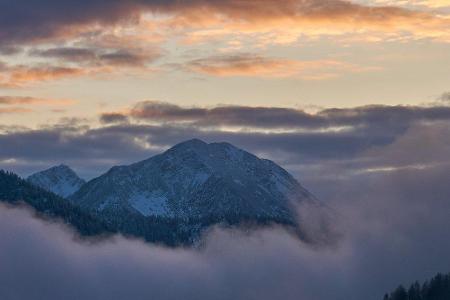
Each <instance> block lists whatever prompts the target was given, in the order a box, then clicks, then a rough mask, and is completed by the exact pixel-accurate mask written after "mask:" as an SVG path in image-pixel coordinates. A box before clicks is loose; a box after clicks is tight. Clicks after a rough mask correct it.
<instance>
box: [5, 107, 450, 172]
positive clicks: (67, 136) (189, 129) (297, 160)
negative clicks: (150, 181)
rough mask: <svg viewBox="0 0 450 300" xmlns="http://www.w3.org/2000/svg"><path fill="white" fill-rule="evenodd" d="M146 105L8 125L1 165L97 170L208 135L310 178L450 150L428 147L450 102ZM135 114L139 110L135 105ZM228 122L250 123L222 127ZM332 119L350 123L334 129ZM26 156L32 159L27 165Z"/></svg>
mask: <svg viewBox="0 0 450 300" xmlns="http://www.w3.org/2000/svg"><path fill="white" fill-rule="evenodd" d="M140 105H141V106H137V107H138V108H139V111H140V112H142V113H143V114H144V112H145V115H139V118H144V117H145V121H146V122H139V123H136V122H132V118H133V117H130V119H128V114H123V113H118V114H117V113H111V114H104V115H102V116H101V121H102V123H104V124H109V126H103V127H99V128H90V127H89V126H88V125H79V124H78V123H77V122H75V123H70V122H65V123H62V124H56V125H53V126H47V127H43V128H40V129H37V130H19V131H17V132H15V131H11V130H9V131H8V132H6V133H3V134H0V144H2V147H1V148H0V166H2V167H4V168H9V169H12V170H14V171H17V172H19V173H20V174H23V175H27V173H30V172H32V171H36V169H37V168H41V167H42V166H45V167H48V166H49V165H53V164H59V163H62V162H64V163H66V164H69V165H71V166H73V167H75V168H76V169H79V170H81V171H82V173H83V174H85V176H88V177H90V176H92V175H94V174H99V173H100V172H102V171H105V169H107V168H108V167H110V166H112V165H117V164H127V163H131V162H134V161H138V160H141V159H145V158H148V157H149V156H152V155H154V154H156V153H159V152H161V151H163V150H164V149H167V148H169V147H171V146H173V145H175V144H177V143H179V142H181V141H184V140H187V139H190V138H201V139H204V140H205V141H208V142H217V141H227V142H230V143H233V144H235V145H236V146H238V147H241V148H243V149H246V150H248V151H250V152H253V153H255V154H257V155H260V156H262V157H265V158H269V159H272V160H274V161H275V162H277V163H279V164H281V165H282V166H284V167H286V168H287V169H288V170H290V171H292V172H294V173H296V174H297V175H301V176H300V177H301V178H304V176H305V175H304V174H306V176H309V177H316V175H317V176H322V175H321V174H320V171H321V170H322V168H327V169H328V172H327V174H333V173H332V172H331V171H332V170H334V169H336V170H339V172H341V170H347V171H346V172H344V173H345V174H351V173H352V172H353V173H354V172H359V171H361V170H364V169H368V168H372V169H376V168H389V167H392V166H394V167H406V166H408V165H414V164H415V165H416V167H417V165H418V164H436V163H439V162H440V161H445V160H446V156H445V154H442V153H441V154H437V153H433V151H435V150H436V149H447V147H443V146H445V144H443V145H441V146H439V147H436V148H431V151H428V152H427V151H426V150H424V147H425V148H426V147H427V146H428V144H429V143H434V144H435V141H434V140H441V141H443V142H447V141H448V138H447V136H450V135H447V134H448V133H447V131H446V130H445V128H447V127H448V125H449V122H450V116H448V114H449V108H448V107H387V106H385V107H380V106H377V107H362V108H354V109H337V110H325V111H321V112H319V113H317V114H308V113H305V112H302V111H298V110H294V109H284V108H250V107H219V108H211V109H203V108H181V107H179V106H175V105H167V104H165V103H155V102H151V103H150V104H149V103H148V102H145V103H144V104H140ZM142 105H143V107H142ZM149 105H150V108H151V109H150V108H149ZM131 116H134V118H136V113H135V112H132V113H131ZM188 120H191V121H190V122H188ZM262 120H263V121H262ZM147 121H152V122H148V123H147ZM200 124H208V125H207V126H206V125H203V126H202V125H200ZM219 125H220V126H219ZM225 125H226V126H238V125H239V126H246V127H250V129H247V130H236V131H230V130H223V129H222V128H221V126H225ZM328 126H331V127H344V128H345V129H344V130H330V127H328ZM267 130H269V131H267ZM411 136H415V137H416V138H415V139H413V138H411ZM433 137H435V138H434V140H432V138H433ZM423 141H426V142H423ZM398 143H405V144H409V145H410V146H409V148H410V150H409V152H408V153H406V154H405V153H402V151H400V150H395V149H394V148H393V147H394V146H395V145H397V144H398ZM449 144H450V142H449ZM385 149H391V150H390V151H391V152H390V153H389V155H387V152H386V153H384V154H383V155H380V154H379V153H380V151H384V150H385ZM445 151H446V150H445ZM426 158H430V159H426ZM431 158H432V159H431ZM12 159H15V160H17V163H14V162H11V161H12ZM2 161H3V162H2ZM4 161H7V162H8V163H4ZM27 163H28V164H29V166H33V167H29V169H28V171H27V170H26V165H27ZM36 163H38V166H34V164H36ZM336 172H338V171H336ZM344 173H343V172H341V175H344Z"/></svg>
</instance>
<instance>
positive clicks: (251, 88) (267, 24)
mask: <svg viewBox="0 0 450 300" xmlns="http://www.w3.org/2000/svg"><path fill="white" fill-rule="evenodd" d="M449 66H450V1H449V0H354V1H350V2H349V1H341V0H284V1H279V0H209V1H208V0H185V1H176V0H165V1H164V0H109V1H105V0H90V1H85V0H59V1H56V0H39V1H38V0H27V1H24V0H15V1H10V0H0V169H6V170H10V171H13V172H16V173H17V174H19V175H20V176H24V177H25V176H28V175H30V174H31V173H33V172H36V171H40V170H43V169H46V168H49V167H51V166H54V165H58V164H61V163H63V164H67V165H69V166H71V167H72V168H73V169H74V170H75V171H76V172H77V173H78V174H80V176H81V177H83V178H85V179H88V180H89V179H92V178H95V177H96V176H99V175H101V174H102V173H103V172H105V171H107V170H109V169H110V168H111V167H112V166H115V165H124V164H130V163H133V162H136V161H139V160H143V159H146V158H148V157H150V156H153V155H155V154H158V153H161V152H162V151H164V150H166V149H168V148H169V147H171V146H173V145H175V144H177V143H179V142H182V141H184V140H187V139H191V138H199V139H202V140H205V141H206V142H222V141H225V142H230V143H232V144H234V145H236V146H238V147H240V148H243V149H245V150H247V151H249V152H252V153H254V154H256V155H258V156H260V157H264V158H268V159H271V160H273V161H275V162H276V163H278V164H279V165H280V166H282V167H283V168H285V169H287V170H288V171H289V172H290V173H291V174H293V175H294V176H295V177H296V178H297V179H298V180H299V181H300V183H301V184H302V185H303V186H305V187H306V188H307V189H308V190H309V191H311V192H312V193H313V194H314V195H315V196H316V197H317V198H318V199H319V200H320V201H322V202H324V203H326V204H327V205H328V206H330V207H331V208H332V209H334V210H335V211H336V212H337V213H338V215H340V216H341V218H339V221H338V222H337V223H336V224H335V225H336V228H337V229H339V230H340V231H341V232H342V239H341V240H340V242H339V243H338V244H337V245H335V246H334V247H332V248H326V249H320V250H318V249H312V248H311V247H310V246H309V245H305V244H303V243H302V242H301V241H298V240H297V239H295V238H293V237H292V236H290V235H289V234H288V233H286V232H285V231H283V230H282V229H280V228H268V229H265V230H263V231H258V232H251V233H242V232H229V231H223V230H220V229H215V230H212V231H211V232H209V233H208V234H207V236H206V237H205V240H206V242H205V245H204V248H203V249H195V250H194V249H166V248H164V247H160V246H154V245H147V244H144V243H142V242H141V241H137V240H129V239H125V238H123V237H120V236H118V237H115V238H114V239H110V240H106V241H92V240H91V241H85V240H80V239H79V237H76V236H75V237H74V233H73V232H72V231H71V229H69V228H67V227H66V226H65V225H62V224H58V223H55V222H52V223H49V222H48V221H44V220H40V219H37V218H35V217H34V215H33V214H32V213H30V212H29V211H28V210H27V209H24V208H19V209H17V208H11V207H5V206H0V236H2V243H1V245H0V250H1V251H0V265H1V266H2V270H8V271H7V272H0V296H1V297H0V298H2V299H3V298H5V299H28V298H35V299H37V298H40V299H52V298H54V299H61V298H64V299H80V298H83V299H84V298H97V299H123V298H125V297H126V298H133V299H144V298H145V299H148V295H149V294H151V295H153V296H155V297H154V299H179V298H180V297H181V296H180V295H182V297H183V299H211V298H214V299H258V300H264V299H274V298H279V296H280V293H281V295H282V296H283V298H284V299H301V300H326V299H336V300H339V299H345V300H348V299H350V300H353V299H355V300H359V299H370V300H371V299H382V296H383V294H384V293H385V292H388V291H390V290H392V289H394V288H395V287H397V285H398V284H400V283H403V284H408V283H410V282H412V281H414V280H425V279H427V278H429V277H431V276H433V275H434V274H435V273H437V272H448V271H449V270H450V259H449V258H448V253H449V252H450V244H449V243H448V239H445V238H443V237H445V236H447V235H448V230H447V229H448V228H449V226H450V224H449V218H448V211H449V209H450V207H449V201H448V197H449V195H450V188H449V187H450V185H449V184H448V178H450V171H449V170H450V168H449V166H450V68H449ZM48 253H51V254H52V255H48ZM30 269H32V270H33V272H29V270H30ZM80 274H83V276H80ZM150 279H151V280H150ZM49 283H51V284H49ZM17 284H20V287H18V286H17ZM24 286H26V287H27V288H23V287H24ZM99 287H100V288H99ZM28 293H31V294H28ZM152 293H153V294H152ZM36 295H39V296H36ZM124 295H126V296H124ZM130 295H131V296H130Z"/></svg>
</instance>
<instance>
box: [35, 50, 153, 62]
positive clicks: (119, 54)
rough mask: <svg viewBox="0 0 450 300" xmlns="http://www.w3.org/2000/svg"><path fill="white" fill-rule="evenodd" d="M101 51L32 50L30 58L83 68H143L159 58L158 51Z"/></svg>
mask: <svg viewBox="0 0 450 300" xmlns="http://www.w3.org/2000/svg"><path fill="white" fill-rule="evenodd" d="M129 48H130V49H120V48H118V49H103V48H83V47H59V48H49V49H33V50H31V51H29V54H30V55H31V56H37V57H44V58H50V59H56V60H58V61H60V62H62V63H71V62H72V63H77V64H81V65H85V66H91V67H92V66H103V65H107V66H133V67H144V66H146V64H148V63H150V62H153V61H155V60H156V59H157V58H159V57H160V56H161V53H160V51H159V49H157V48H152V49H145V50H144V49H137V48H134V49H133V48H132V47H131V46H129Z"/></svg>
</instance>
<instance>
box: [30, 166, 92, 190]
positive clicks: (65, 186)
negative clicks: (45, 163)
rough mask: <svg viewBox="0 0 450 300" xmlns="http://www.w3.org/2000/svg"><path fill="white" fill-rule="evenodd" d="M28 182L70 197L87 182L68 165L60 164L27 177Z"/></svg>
mask: <svg viewBox="0 0 450 300" xmlns="http://www.w3.org/2000/svg"><path fill="white" fill-rule="evenodd" d="M27 180H28V182H30V183H32V184H34V185H36V186H38V187H41V188H43V189H45V190H47V191H50V192H53V193H55V194H57V195H59V196H61V197H68V196H70V195H72V194H73V193H75V192H76V191H78V190H79V189H80V187H81V186H82V185H83V184H84V183H85V181H84V180H83V179H81V178H80V177H78V175H77V174H76V173H75V172H74V171H73V170H72V169H71V168H69V167H68V166H66V165H59V166H55V167H52V168H50V169H47V170H44V171H41V172H38V173H35V174H33V175H31V176H29V177H28V178H27Z"/></svg>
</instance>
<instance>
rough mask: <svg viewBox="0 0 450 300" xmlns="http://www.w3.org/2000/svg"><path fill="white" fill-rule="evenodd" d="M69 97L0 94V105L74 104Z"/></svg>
mask: <svg viewBox="0 0 450 300" xmlns="http://www.w3.org/2000/svg"><path fill="white" fill-rule="evenodd" d="M74 103H75V101H73V100H70V99H45V98H35V97H28V96H0V105H25V104H26V105H51V106H67V105H72V104H74Z"/></svg>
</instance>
